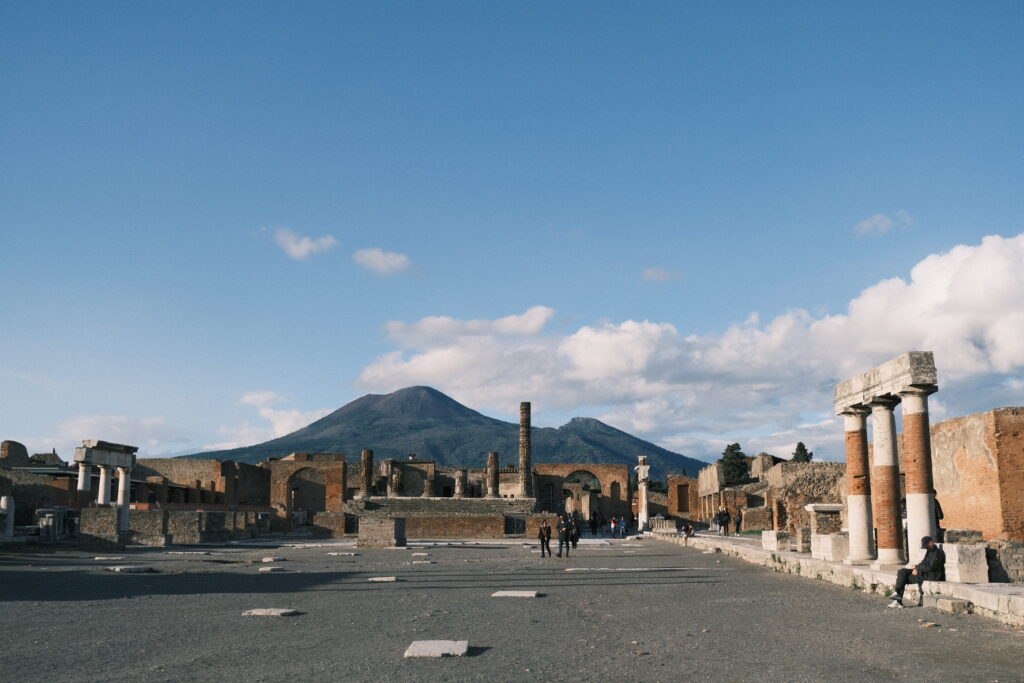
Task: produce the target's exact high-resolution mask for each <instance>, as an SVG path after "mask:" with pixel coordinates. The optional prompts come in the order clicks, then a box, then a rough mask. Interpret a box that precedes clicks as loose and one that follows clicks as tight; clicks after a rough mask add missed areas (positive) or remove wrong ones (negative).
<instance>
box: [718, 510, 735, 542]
mask: <svg viewBox="0 0 1024 683" xmlns="http://www.w3.org/2000/svg"><path fill="white" fill-rule="evenodd" d="M731 521H732V517H731V516H730V515H729V510H728V508H722V510H721V511H720V512H719V513H718V535H719V536H728V535H729V523H730V522H731Z"/></svg>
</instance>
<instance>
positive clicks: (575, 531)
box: [569, 520, 580, 550]
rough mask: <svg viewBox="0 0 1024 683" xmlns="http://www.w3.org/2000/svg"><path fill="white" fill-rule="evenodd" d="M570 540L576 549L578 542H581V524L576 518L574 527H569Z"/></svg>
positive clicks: (573, 523)
mask: <svg viewBox="0 0 1024 683" xmlns="http://www.w3.org/2000/svg"><path fill="white" fill-rule="evenodd" d="M569 542H570V543H572V549H573V550H576V544H577V543H579V542H580V525H579V524H577V523H576V520H572V528H570V529H569Z"/></svg>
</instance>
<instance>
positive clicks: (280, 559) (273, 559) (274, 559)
mask: <svg viewBox="0 0 1024 683" xmlns="http://www.w3.org/2000/svg"><path fill="white" fill-rule="evenodd" d="M287 560H288V558H287V557H264V558H263V560H262V561H263V562H286V561H287Z"/></svg>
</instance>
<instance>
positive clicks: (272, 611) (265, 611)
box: [242, 607, 299, 617]
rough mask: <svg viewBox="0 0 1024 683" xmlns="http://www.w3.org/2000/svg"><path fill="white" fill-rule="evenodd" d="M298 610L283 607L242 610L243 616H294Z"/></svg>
mask: <svg viewBox="0 0 1024 683" xmlns="http://www.w3.org/2000/svg"><path fill="white" fill-rule="evenodd" d="M298 613H299V611H298V610H295V609H287V608H283V607H261V608H258V609H250V610H246V611H244V612H242V616H243V617H294V616H295V615H296V614H298Z"/></svg>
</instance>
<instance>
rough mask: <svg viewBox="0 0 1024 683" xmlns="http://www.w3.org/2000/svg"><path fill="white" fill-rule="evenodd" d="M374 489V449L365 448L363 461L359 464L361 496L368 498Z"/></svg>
mask: <svg viewBox="0 0 1024 683" xmlns="http://www.w3.org/2000/svg"><path fill="white" fill-rule="evenodd" d="M372 489H373V451H367V450H364V451H363V453H362V461H361V462H360V465H359V497H360V498H362V499H364V500H365V499H366V498H369V497H370V491H371V490H372Z"/></svg>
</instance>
